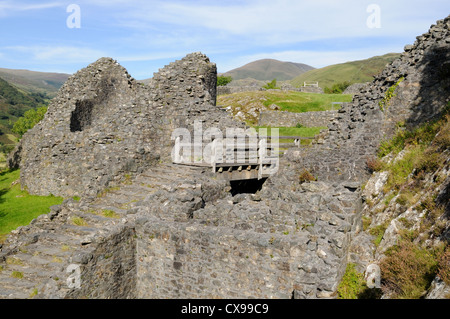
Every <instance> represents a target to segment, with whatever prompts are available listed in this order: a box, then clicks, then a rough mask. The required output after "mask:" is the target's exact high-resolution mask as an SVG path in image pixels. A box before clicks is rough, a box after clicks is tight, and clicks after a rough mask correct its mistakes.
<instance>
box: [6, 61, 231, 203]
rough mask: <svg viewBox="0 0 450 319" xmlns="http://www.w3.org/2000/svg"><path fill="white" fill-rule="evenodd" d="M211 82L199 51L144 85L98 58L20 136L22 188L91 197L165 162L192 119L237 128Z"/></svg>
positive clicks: (212, 72)
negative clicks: (178, 133)
mask: <svg viewBox="0 0 450 319" xmlns="http://www.w3.org/2000/svg"><path fill="white" fill-rule="evenodd" d="M216 78H217V71H216V66H215V64H213V63H211V62H210V61H209V59H208V58H207V57H206V56H204V55H203V54H200V53H193V54H190V55H188V56H186V57H185V58H184V59H182V60H180V61H177V62H174V63H172V64H170V65H168V66H167V67H165V68H164V69H162V70H160V72H159V73H157V74H155V76H154V78H153V79H152V81H151V82H150V83H149V84H148V85H141V84H138V83H136V81H135V80H134V79H133V78H132V77H131V76H130V75H129V74H128V73H127V71H126V70H125V69H124V68H123V67H121V66H120V65H119V64H118V63H117V62H116V61H114V60H112V59H110V58H101V59H99V60H98V61H96V62H95V63H93V64H91V65H89V66H88V67H86V68H84V69H82V70H80V71H79V72H77V73H76V74H75V75H73V76H72V77H71V78H69V80H68V81H67V82H66V83H65V84H64V86H63V87H62V88H61V90H60V91H59V93H58V96H57V97H56V98H55V99H54V100H52V102H51V104H50V106H49V108H48V112H47V114H46V115H45V118H44V119H43V120H42V121H41V122H40V123H39V124H38V125H36V127H35V128H33V129H32V130H30V131H29V132H27V133H26V134H25V135H24V137H23V138H22V140H21V143H20V145H19V146H18V148H17V152H14V153H13V156H12V157H11V158H18V157H20V168H21V185H22V187H26V188H27V189H28V191H29V192H30V193H32V194H38V195H48V194H53V195H58V196H59V195H61V196H66V197H71V196H80V195H83V194H89V195H95V194H96V193H97V192H98V191H99V190H101V189H103V188H105V187H106V186H108V185H114V183H117V182H118V180H120V179H121V178H122V177H123V176H124V175H125V174H127V173H130V172H131V173H137V172H142V171H143V170H144V169H145V168H147V167H149V166H151V165H154V164H155V163H157V162H159V161H168V160H170V154H171V153H170V150H171V148H172V145H173V141H172V139H171V134H172V132H173V130H174V129H175V128H180V127H187V128H192V125H193V119H194V118H195V119H196V120H201V121H203V123H204V125H209V126H217V127H220V123H228V125H230V123H231V125H232V126H238V125H239V123H235V122H233V121H232V119H231V118H229V117H228V116H227V115H226V113H225V112H224V111H222V110H221V109H220V108H218V107H216V106H215V103H216ZM200 114H201V115H200ZM16 163H17V160H11V166H17V164H16Z"/></svg>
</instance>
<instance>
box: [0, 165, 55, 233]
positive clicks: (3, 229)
mask: <svg viewBox="0 0 450 319" xmlns="http://www.w3.org/2000/svg"><path fill="white" fill-rule="evenodd" d="M19 175H20V171H18V170H16V171H12V172H3V173H1V174H0V241H1V237H2V236H4V235H5V234H7V233H9V232H10V231H11V230H14V229H16V228H17V227H19V226H23V225H28V224H29V223H30V222H31V221H32V220H33V219H35V218H36V217H38V216H39V215H42V214H46V213H48V212H49V211H50V207H51V206H53V205H58V204H61V203H62V201H63V199H62V198H60V197H54V196H47V197H42V196H34V195H29V194H28V193H27V192H26V191H22V190H21V189H20V185H19V184H16V185H13V186H12V185H11V184H12V183H13V182H14V181H16V180H18V179H19Z"/></svg>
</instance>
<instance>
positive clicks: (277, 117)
mask: <svg viewBox="0 0 450 319" xmlns="http://www.w3.org/2000/svg"><path fill="white" fill-rule="evenodd" d="M336 115H337V111H323V112H320V111H319V112H305V113H292V112H283V111H266V112H262V113H261V114H260V117H259V123H258V125H259V126H271V127H295V126H297V125H298V124H301V125H302V126H305V127H327V126H328V124H330V122H331V121H332V120H333V119H334V118H335V117H336Z"/></svg>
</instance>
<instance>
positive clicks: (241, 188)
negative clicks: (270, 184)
mask: <svg viewBox="0 0 450 319" xmlns="http://www.w3.org/2000/svg"><path fill="white" fill-rule="evenodd" d="M266 180H267V178H263V179H260V180H258V179H247V180H242V181H230V185H231V191H230V192H231V195H232V196H236V195H237V194H256V193H257V192H258V191H260V190H261V189H262V187H263V185H264V183H265V181H266Z"/></svg>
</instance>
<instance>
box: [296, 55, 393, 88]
mask: <svg viewBox="0 0 450 319" xmlns="http://www.w3.org/2000/svg"><path fill="white" fill-rule="evenodd" d="M399 56H400V54H398V53H388V54H385V55H383V56H376V57H373V58H370V59H366V60H360V61H352V62H347V63H341V64H335V65H330V66H327V67H324V68H321V69H315V70H311V71H308V72H306V73H303V74H301V75H300V76H298V77H296V78H295V79H293V80H292V81H291V84H292V85H293V86H296V87H298V86H303V82H305V81H319V86H320V87H322V88H325V87H331V86H333V84H336V83H341V82H345V81H349V82H350V83H352V84H353V83H363V82H369V81H372V79H373V76H375V75H377V74H378V73H380V72H381V71H383V69H384V68H385V67H386V65H387V64H389V63H391V62H392V61H394V60H395V59H396V58H398V57H399Z"/></svg>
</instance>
